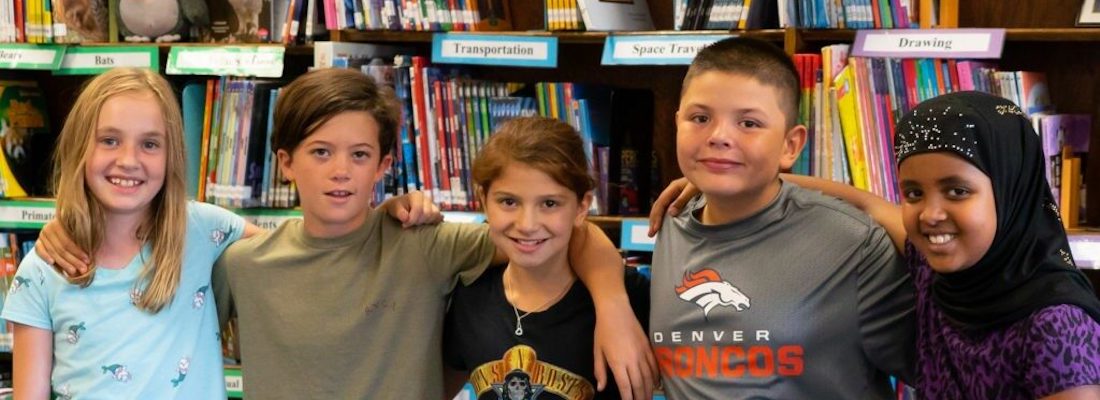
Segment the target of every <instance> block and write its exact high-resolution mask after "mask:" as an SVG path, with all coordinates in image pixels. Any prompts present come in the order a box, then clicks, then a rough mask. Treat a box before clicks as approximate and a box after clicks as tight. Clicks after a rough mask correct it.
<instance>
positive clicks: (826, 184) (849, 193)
mask: <svg viewBox="0 0 1100 400" xmlns="http://www.w3.org/2000/svg"><path fill="white" fill-rule="evenodd" d="M780 177H781V178H782V179H783V181H785V182H790V183H793V184H795V185H798V186H801V187H803V188H806V189H810V190H816V191H819V192H821V193H823V194H825V195H826V196H831V197H836V198H838V199H840V200H843V201H845V202H847V203H848V204H851V205H853V206H855V207H856V208H858V209H860V210H861V211H863V212H865V213H867V214H868V215H870V216H871V218H872V219H874V220H875V222H878V223H879V225H882V227H883V228H884V229H886V233H887V234H889V235H890V240H891V241H892V242H893V244H894V248H896V249H897V251H898V252H899V253H904V252H905V240H906V237H907V234H906V233H905V225H904V224H903V223H902V220H901V206H899V205H897V204H894V203H891V202H889V201H886V199H883V198H881V197H878V196H876V195H874V194H873V193H870V192H866V191H863V190H859V189H857V188H855V187H854V186H850V185H845V184H843V183H839V182H833V181H829V180H825V179H821V178H817V177H812V176H806V175H797V174H780Z"/></svg>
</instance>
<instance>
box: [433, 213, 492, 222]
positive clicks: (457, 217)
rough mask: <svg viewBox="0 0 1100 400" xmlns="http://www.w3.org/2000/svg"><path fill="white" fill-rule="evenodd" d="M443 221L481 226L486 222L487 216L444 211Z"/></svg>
mask: <svg viewBox="0 0 1100 400" xmlns="http://www.w3.org/2000/svg"><path fill="white" fill-rule="evenodd" d="M443 221H445V222H456V223H463V224H480V223H482V222H485V214H482V213H479V212H470V211H444V212H443Z"/></svg>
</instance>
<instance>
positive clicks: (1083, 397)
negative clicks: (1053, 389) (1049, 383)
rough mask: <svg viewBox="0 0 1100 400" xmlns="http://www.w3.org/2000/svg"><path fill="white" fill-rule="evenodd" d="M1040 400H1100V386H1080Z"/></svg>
mask: <svg viewBox="0 0 1100 400" xmlns="http://www.w3.org/2000/svg"><path fill="white" fill-rule="evenodd" d="M1040 400H1100V385H1088V386H1078V387H1075V388H1073V389H1066V390H1063V391H1061V392H1058V393H1055V394H1052V395H1050V396H1047V397H1043V398H1042V399H1040Z"/></svg>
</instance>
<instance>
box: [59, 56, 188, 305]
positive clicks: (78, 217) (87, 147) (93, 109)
mask: <svg viewBox="0 0 1100 400" xmlns="http://www.w3.org/2000/svg"><path fill="white" fill-rule="evenodd" d="M134 92H139V93H151V94H153V97H154V98H155V99H156V101H157V103H158V104H159V105H160V109H161V111H162V116H163V118H164V125H165V129H166V131H165V153H166V155H167V157H166V158H167V160H166V165H165V171H164V172H165V177H164V186H163V187H161V190H160V191H159V192H158V193H157V195H156V196H154V197H153V201H152V203H151V204H150V213H149V215H148V217H147V219H146V220H145V221H144V222H142V223H141V225H140V226H139V227H138V231H137V232H136V234H137V237H138V238H139V239H140V240H142V241H144V242H145V243H149V244H150V245H151V246H152V259H149V260H145V263H144V268H143V269H142V271H141V278H140V279H139V280H138V281H137V282H135V283H134V287H135V289H136V290H138V291H140V292H141V293H142V294H141V296H140V298H139V299H137V302H136V303H135V304H136V305H137V306H138V307H139V308H141V309H142V310H145V311H147V312H150V313H157V312H159V311H160V310H161V309H162V308H164V306H165V305H167V304H169V303H170V302H171V301H172V298H173V296H174V295H175V293H176V288H177V287H178V286H179V281H180V269H181V267H182V263H183V242H184V235H185V233H186V229H187V197H186V196H187V192H186V189H185V183H184V182H185V179H186V178H185V171H184V169H185V165H184V163H185V161H184V160H185V155H184V148H183V122H182V117H181V116H180V107H179V103H177V102H176V97H175V93H174V92H173V90H172V87H171V85H169V84H168V81H166V80H165V79H164V77H162V76H160V75H159V74H157V73H156V72H153V71H150V70H147V69H139V68H115V69H112V70H110V71H108V72H106V73H104V74H102V75H99V76H97V77H96V78H95V79H92V80H91V81H89V82H88V83H87V85H86V86H85V87H84V90H83V91H81V93H80V96H79V97H77V99H76V103H75V104H73V109H72V111H71V112H70V113H69V117H68V118H67V119H66V120H65V126H64V127H63V128H62V129H61V136H60V137H59V138H58V143H57V148H56V149H55V151H54V165H55V166H56V167H55V169H54V174H53V183H54V193H55V195H56V197H57V220H58V221H59V222H60V223H61V225H62V226H63V227H64V228H65V230H66V231H67V232H68V233H69V235H70V236H71V237H72V239H73V241H74V242H75V243H76V244H77V246H79V247H80V249H81V250H83V251H84V252H85V253H87V254H92V255H94V254H95V253H96V250H97V249H98V248H99V246H100V244H101V243H102V240H103V235H104V231H105V228H106V227H105V226H104V225H105V222H104V214H105V211H104V208H103V205H102V204H101V203H100V202H99V200H98V199H96V197H95V196H94V195H93V193H92V192H91V190H90V189H89V188H88V186H87V184H86V182H85V181H84V169H85V164H86V163H87V161H88V157H89V156H90V154H91V151H92V145H93V144H94V142H95V141H94V138H95V131H96V129H97V126H96V125H97V124H98V122H99V113H100V110H101V109H102V107H103V104H104V103H105V102H106V101H107V100H108V99H110V98H111V97H112V96H116V95H119V94H123V93H134ZM95 270H96V268H95V260H94V258H93V260H92V266H91V268H89V269H88V272H86V273H85V274H83V275H79V276H74V277H69V278H68V279H69V282H71V283H73V284H77V285H80V286H81V287H87V286H88V285H90V284H91V283H92V279H93V278H94V277H95Z"/></svg>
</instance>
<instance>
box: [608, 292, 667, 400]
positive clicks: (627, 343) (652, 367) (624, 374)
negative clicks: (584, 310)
mask: <svg viewBox="0 0 1100 400" xmlns="http://www.w3.org/2000/svg"><path fill="white" fill-rule="evenodd" d="M603 311H606V312H603V313H598V314H599V315H598V316H597V317H596V348H595V350H594V351H595V359H596V360H595V361H596V365H595V368H596V369H595V373H596V388H597V390H600V391H603V389H604V388H605V387H606V385H607V368H608V367H610V368H611V372H612V373H613V374H615V383H616V384H617V385H618V386H619V394H620V395H621V396H622V398H623V400H630V399H643V400H650V399H652V398H653V389H654V388H655V387H656V386H657V379H658V378H659V377H660V375H659V371H658V370H657V360H656V358H654V356H653V349H652V348H651V347H650V346H649V338H647V337H646V334H645V332H644V331H643V330H642V326H641V325H640V324H638V320H637V319H636V318H634V312H633V311H632V310H631V309H630V306H629V304H627V306H626V310H620V311H616V312H612V311H608V310H603Z"/></svg>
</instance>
